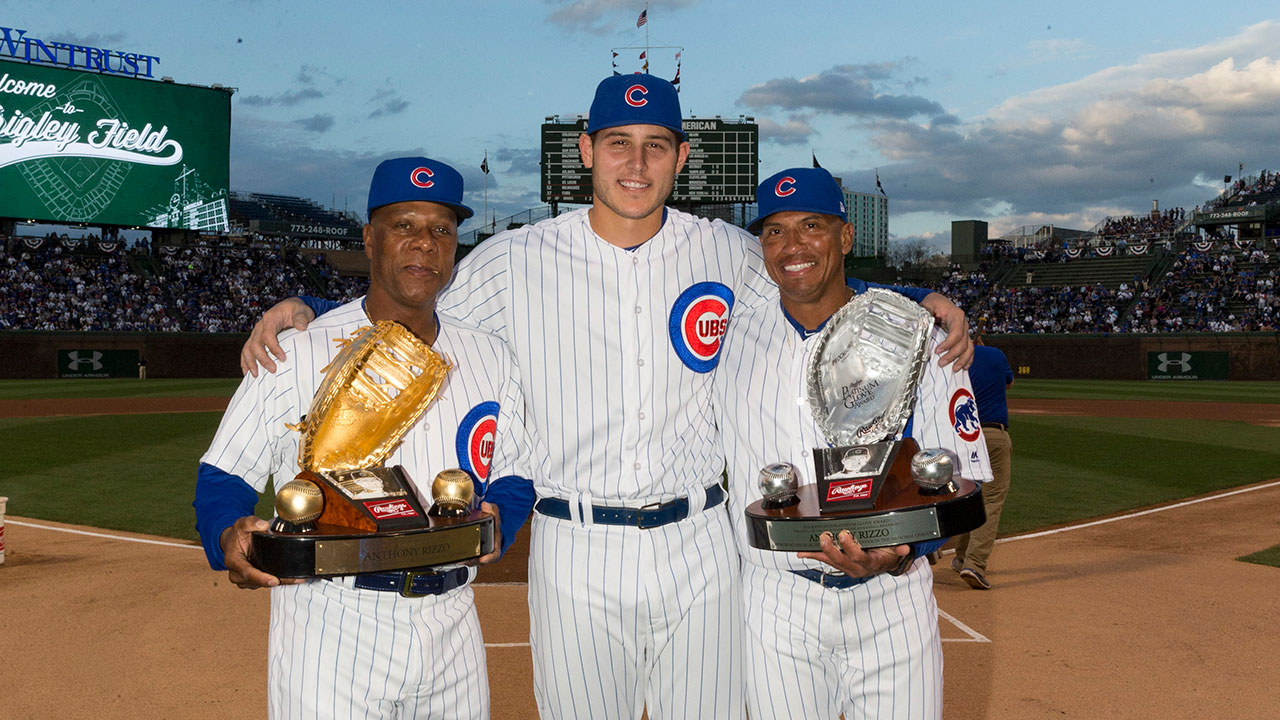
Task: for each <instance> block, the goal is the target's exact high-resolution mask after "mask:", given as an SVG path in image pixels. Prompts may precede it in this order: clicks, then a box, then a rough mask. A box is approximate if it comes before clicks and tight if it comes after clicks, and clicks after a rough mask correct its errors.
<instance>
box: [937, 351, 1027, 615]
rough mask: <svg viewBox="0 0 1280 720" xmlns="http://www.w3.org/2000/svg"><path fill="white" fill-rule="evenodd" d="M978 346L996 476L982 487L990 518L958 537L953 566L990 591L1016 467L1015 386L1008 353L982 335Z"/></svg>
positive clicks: (975, 369)
mask: <svg viewBox="0 0 1280 720" xmlns="http://www.w3.org/2000/svg"><path fill="white" fill-rule="evenodd" d="M974 345H975V346H976V347H975V348H974V355H973V365H972V366H971V367H970V368H969V379H970V380H971V381H972V382H973V393H974V395H975V396H976V397H975V399H976V400H977V402H978V418H979V419H980V420H981V421H982V436H983V438H985V439H986V442H987V455H988V456H990V458H991V474H992V475H993V476H995V479H993V480H992V481H991V482H989V483H986V484H984V485H983V486H982V504H983V506H984V507H985V508H986V511H987V521H986V522H985V523H983V525H982V527H980V528H978V529H977V530H974V531H973V532H969V533H965V534H964V535H960V536H958V537H957V538H956V556H955V558H954V559H952V561H951V567H952V569H954V570H955V571H956V572H958V573H960V578H961V579H962V580H964V581H965V582H967V583H969V587H971V588H973V589H974V590H990V589H991V583H990V582H988V581H987V561H988V560H990V559H991V550H992V548H993V547H994V546H995V542H996V532H997V531H998V530H999V529H1000V512H1001V510H1003V509H1004V499H1005V497H1006V496H1008V494H1009V475H1010V471H1011V469H1012V468H1011V459H1012V455H1013V441H1012V440H1010V439H1009V404H1008V401H1007V399H1006V398H1005V390H1006V389H1007V388H1009V387H1010V386H1012V385H1013V368H1011V367H1009V359H1008V358H1006V357H1005V356H1004V353H1002V352H1000V351H999V350H997V349H996V348H993V347H990V346H987V345H984V344H983V343H982V338H981V337H978V338H976V339H975V340H974Z"/></svg>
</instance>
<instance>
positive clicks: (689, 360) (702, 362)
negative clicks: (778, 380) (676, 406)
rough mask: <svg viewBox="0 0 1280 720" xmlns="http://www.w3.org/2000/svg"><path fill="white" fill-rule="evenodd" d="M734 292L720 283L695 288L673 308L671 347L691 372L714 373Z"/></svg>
mask: <svg viewBox="0 0 1280 720" xmlns="http://www.w3.org/2000/svg"><path fill="white" fill-rule="evenodd" d="M732 308H733V291H732V290H730V289H729V288H728V287H726V286H724V285H722V284H720V283H718V282H700V283H697V284H695V285H691V286H690V287H689V288H688V289H686V290H685V291H684V292H682V293H680V297H678V298H676V302H675V305H673V306H672V307H671V320H670V323H669V328H670V333H671V347H672V348H673V349H674V350H675V351H676V356H677V357H679V358H680V361H681V362H683V363H684V364H685V366H686V367H688V368H689V369H690V370H693V371H694V372H699V373H706V372H711V370H712V369H714V368H715V366H716V363H717V362H718V361H719V359H720V347H721V345H722V341H723V340H724V334H725V331H726V330H728V328H729V310H731V309H732Z"/></svg>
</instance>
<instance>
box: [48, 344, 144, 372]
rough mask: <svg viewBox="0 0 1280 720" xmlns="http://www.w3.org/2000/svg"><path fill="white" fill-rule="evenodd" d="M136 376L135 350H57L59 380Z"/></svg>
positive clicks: (136, 360)
mask: <svg viewBox="0 0 1280 720" xmlns="http://www.w3.org/2000/svg"><path fill="white" fill-rule="evenodd" d="M137 376H138V351H137V350H59V351H58V377H60V378H118V377H137Z"/></svg>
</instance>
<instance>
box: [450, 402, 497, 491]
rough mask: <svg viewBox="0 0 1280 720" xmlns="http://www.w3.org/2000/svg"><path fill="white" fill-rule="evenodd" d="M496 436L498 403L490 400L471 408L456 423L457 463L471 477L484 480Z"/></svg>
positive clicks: (487, 473) (487, 475) (486, 476)
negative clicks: (460, 420)
mask: <svg viewBox="0 0 1280 720" xmlns="http://www.w3.org/2000/svg"><path fill="white" fill-rule="evenodd" d="M497 437H498V403H496V402H494V401H492V400H490V401H488V402H482V403H480V404H479V405H477V406H475V407H473V408H471V410H470V411H469V412H467V414H466V416H465V417H463V418H462V422H461V423H459V424H458V439H457V450H458V463H459V464H460V465H461V466H462V469H463V470H466V471H467V472H469V473H471V477H474V478H476V479H477V480H480V481H481V482H483V481H485V480H486V479H487V478H488V477H489V463H491V462H493V445H494V442H495V441H496V440H497Z"/></svg>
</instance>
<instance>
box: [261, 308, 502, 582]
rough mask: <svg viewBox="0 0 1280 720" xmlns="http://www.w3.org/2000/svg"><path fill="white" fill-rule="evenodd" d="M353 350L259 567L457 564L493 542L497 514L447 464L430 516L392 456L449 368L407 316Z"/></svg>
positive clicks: (331, 386)
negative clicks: (483, 508) (390, 462)
mask: <svg viewBox="0 0 1280 720" xmlns="http://www.w3.org/2000/svg"><path fill="white" fill-rule="evenodd" d="M339 342H341V343H343V344H344V347H343V349H342V350H341V351H340V352H339V353H338V355H337V356H336V357H334V359H333V362H331V363H330V364H329V365H328V367H326V368H324V371H325V377H324V380H323V381H322V382H321V384H320V388H319V389H318V390H317V391H316V394H315V397H314V398H313V399H312V401H311V407H310V409H309V410H308V411H307V414H306V415H305V416H304V417H303V419H302V421H301V422H299V423H297V424H291V425H289V427H290V429H293V430H297V431H298V432H299V433H301V438H300V440H299V446H298V466H299V467H300V468H301V469H302V472H300V473H298V476H297V477H295V478H294V479H293V480H291V481H290V482H288V483H286V484H285V485H283V486H282V487H281V488H280V489H279V491H277V493H276V518H275V520H274V521H273V522H272V524H271V530H270V531H269V532H260V533H255V534H254V538H253V562H254V565H256V566H257V567H259V568H261V569H262V570H265V571H266V572H269V573H271V574H273V575H276V576H278V577H322V576H330V575H351V574H357V573H365V572H383V571H388V570H405V569H412V568H421V567H429V566H434V565H446V564H450V563H455V562H460V561H464V560H470V559H472V558H476V557H479V556H480V555H483V554H485V553H488V552H491V551H492V549H493V518H492V516H489V515H487V514H484V513H482V512H480V511H479V510H478V509H477V508H476V503H475V491H474V488H473V487H472V483H471V476H470V475H468V474H467V473H465V472H463V471H461V470H456V469H451V470H444V471H442V472H441V473H440V474H439V475H437V476H436V479H435V481H434V482H433V483H432V500H433V505H432V508H431V512H426V511H424V510H423V508H422V504H421V503H420V502H419V501H418V494H417V491H416V490H415V488H414V485H413V482H412V480H411V479H410V478H409V476H408V474H407V473H405V471H404V469H403V468H402V467H400V466H399V465H396V466H393V467H384V466H383V465H382V463H383V462H385V461H386V459H387V458H388V457H390V455H391V453H392V452H393V451H394V450H395V448H396V447H397V446H398V445H399V444H400V442H401V440H403V439H404V436H405V434H406V433H407V432H409V429H410V428H412V427H413V425H414V423H416V422H417V421H418V419H419V418H421V417H422V414H423V413H424V412H426V410H427V407H428V406H430V404H431V403H432V401H434V400H435V398H436V395H437V394H438V393H439V391H440V387H441V385H442V384H443V383H444V379H445V377H446V375H447V374H448V372H449V370H450V365H449V363H448V361H446V360H445V359H444V358H443V357H442V356H441V355H440V354H438V353H436V352H435V351H434V350H432V349H431V348H430V347H429V346H428V345H427V344H426V343H424V342H422V341H421V340H420V339H418V338H417V337H416V336H415V335H414V334H413V333H412V332H410V331H409V329H408V328H406V327H405V326H403V325H401V324H400V323H396V322H391V321H379V322H377V323H375V324H374V325H373V326H372V327H370V328H366V329H364V330H361V331H360V332H357V333H356V334H354V335H352V337H351V338H349V339H347V340H340V341H339Z"/></svg>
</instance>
